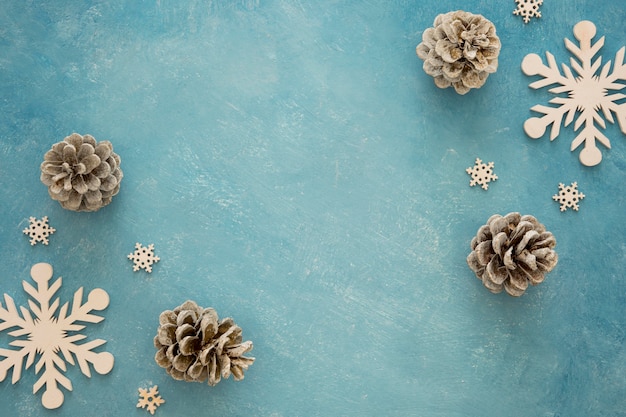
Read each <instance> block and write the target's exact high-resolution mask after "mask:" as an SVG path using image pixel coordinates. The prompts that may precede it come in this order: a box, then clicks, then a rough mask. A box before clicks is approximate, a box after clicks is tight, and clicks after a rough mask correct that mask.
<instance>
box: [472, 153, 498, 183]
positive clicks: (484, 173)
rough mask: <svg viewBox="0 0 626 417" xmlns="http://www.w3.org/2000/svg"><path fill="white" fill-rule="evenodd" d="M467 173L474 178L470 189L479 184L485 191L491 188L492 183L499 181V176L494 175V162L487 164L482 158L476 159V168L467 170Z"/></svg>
mask: <svg viewBox="0 0 626 417" xmlns="http://www.w3.org/2000/svg"><path fill="white" fill-rule="evenodd" d="M465 172H467V173H468V174H469V175H471V176H472V180H471V181H470V187H473V186H475V185H476V184H479V185H480V186H481V187H482V188H483V189H484V190H486V189H488V188H489V183H490V182H491V181H495V180H497V179H498V176H497V175H495V174H494V173H493V162H489V163H488V164H485V163H483V161H482V160H481V159H480V158H476V163H475V164H474V166H473V167H469V168H467V169H466V170H465Z"/></svg>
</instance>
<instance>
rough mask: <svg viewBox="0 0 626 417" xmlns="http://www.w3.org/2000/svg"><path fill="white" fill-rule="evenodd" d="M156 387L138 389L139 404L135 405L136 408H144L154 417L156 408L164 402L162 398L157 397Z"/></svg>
mask: <svg viewBox="0 0 626 417" xmlns="http://www.w3.org/2000/svg"><path fill="white" fill-rule="evenodd" d="M158 388H159V387H158V386H156V385H155V386H153V387H152V388H150V389H149V390H147V389H143V388H139V402H138V403H137V408H139V407H141V408H145V409H146V410H147V411H149V412H150V414H153V415H154V412H155V411H156V409H157V407H158V406H160V405H161V404H163V403H164V402H165V400H164V399H163V398H161V396H160V395H159V390H158Z"/></svg>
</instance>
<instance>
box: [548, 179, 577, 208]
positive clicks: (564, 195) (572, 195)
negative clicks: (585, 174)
mask: <svg viewBox="0 0 626 417" xmlns="http://www.w3.org/2000/svg"><path fill="white" fill-rule="evenodd" d="M583 198H585V195H584V194H583V193H581V192H579V191H578V183H576V182H573V183H571V184H570V185H568V186H567V187H566V186H565V184H563V183H561V184H559V193H558V194H555V195H553V196H552V199H553V200H554V201H558V202H559V203H560V204H561V211H565V210H567V208H568V207H571V208H573V209H574V210H576V211H578V203H579V202H580V200H582V199H583Z"/></svg>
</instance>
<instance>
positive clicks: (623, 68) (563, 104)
mask: <svg viewBox="0 0 626 417" xmlns="http://www.w3.org/2000/svg"><path fill="white" fill-rule="evenodd" d="M595 35H596V27H595V25H594V24H593V23H591V22H589V21H582V22H579V23H577V24H576V25H575V26H574V36H575V37H576V39H577V40H578V41H579V42H580V43H579V45H580V46H577V45H575V44H574V43H573V42H572V41H570V40H569V39H565V47H566V48H567V50H568V51H570V52H571V53H572V55H573V57H571V58H570V65H571V69H570V67H569V66H567V65H565V64H562V68H563V74H561V71H560V70H559V66H558V64H557V62H556V59H555V58H554V56H553V55H552V54H551V53H550V52H546V57H547V65H545V64H544V63H543V61H542V59H541V57H540V56H539V55H537V54H528V55H526V56H525V57H524V60H523V61H522V71H523V72H524V73H525V74H526V75H540V76H541V77H542V79H540V80H538V81H535V82H533V83H531V84H530V85H529V87H530V88H533V89H539V88H543V87H547V86H549V85H552V84H556V86H554V87H552V88H550V89H549V90H548V91H549V92H550V93H553V94H557V96H556V97H554V98H553V99H551V100H550V101H549V102H550V103H553V104H556V105H557V107H553V106H542V105H536V106H534V107H532V108H531V110H532V111H535V112H537V113H540V114H543V115H544V116H542V117H531V118H530V119H528V120H526V122H525V123H524V131H525V132H526V134H527V135H528V136H530V137H531V138H533V139H538V138H540V137H542V136H543V135H544V133H545V132H546V129H547V128H548V126H549V125H552V129H551V131H550V140H554V139H556V137H557V136H559V132H560V129H561V123H563V126H569V125H570V123H572V122H573V121H574V119H576V121H575V122H574V131H578V130H579V129H580V133H579V134H578V136H576V138H574V140H573V141H572V145H571V150H572V151H573V150H574V149H576V148H578V147H579V146H580V145H582V144H584V148H583V150H582V151H581V152H580V155H579V159H580V162H581V163H582V164H583V165H587V166H594V165H598V164H599V163H600V162H601V161H602V152H600V149H598V146H597V143H596V141H598V142H600V143H601V144H603V145H604V146H606V147H607V148H611V142H610V141H609V139H608V138H607V137H606V136H605V135H604V134H603V133H602V132H601V131H600V129H599V128H598V126H600V127H601V128H602V129H604V128H606V122H605V120H606V121H609V122H610V123H615V120H614V117H613V114H615V115H616V116H617V121H618V123H619V127H620V130H621V131H622V133H625V134H626V104H623V103H622V101H623V99H624V98H626V95H624V94H622V93H620V92H619V91H620V90H622V89H623V88H624V86H625V85H624V84H621V83H619V82H618V81H626V64H624V53H625V51H626V48H625V47H622V48H621V49H620V50H619V51H618V52H617V54H616V55H615V63H614V64H613V68H612V69H611V61H609V62H607V63H606V64H604V66H602V57H597V58H596V59H595V60H594V57H595V56H596V55H597V54H598V51H599V50H600V48H602V46H603V45H604V37H602V38H600V40H598V41H597V42H595V43H593V44H592V42H591V40H592V39H593V37H594V36H595ZM574 58H577V59H578V60H576V59H574ZM600 67H602V69H600ZM572 69H573V70H574V71H575V72H576V74H577V75H574V73H573V72H572ZM564 94H566V95H564ZM577 114H578V117H576V115H577ZM563 118H565V120H564V121H563ZM581 127H582V129H581Z"/></svg>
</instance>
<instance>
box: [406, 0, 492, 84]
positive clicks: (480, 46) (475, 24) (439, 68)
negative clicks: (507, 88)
mask: <svg viewBox="0 0 626 417" xmlns="http://www.w3.org/2000/svg"><path fill="white" fill-rule="evenodd" d="M433 26H434V27H432V28H428V29H426V30H425V31H424V33H423V34H422V43H420V44H419V45H417V48H416V49H415V50H416V52H417V56H419V57H420V58H421V59H422V60H424V66H423V67H424V71H425V72H426V74H428V75H431V76H433V77H434V78H435V85H436V86H437V87H439V88H447V87H450V86H452V87H454V89H455V90H456V92H457V93H459V94H465V93H467V92H468V91H470V89H472V88H480V87H482V86H483V84H485V81H487V77H488V76H489V74H491V73H494V72H496V70H497V69H498V55H499V54H500V39H499V38H498V36H497V35H496V27H495V26H494V25H493V23H491V22H490V21H489V20H487V19H486V18H484V17H483V16H481V15H479V14H472V13H468V12H464V11H462V10H458V11H456V12H449V13H446V14H440V15H439V16H437V17H436V18H435V22H434V24H433Z"/></svg>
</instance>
